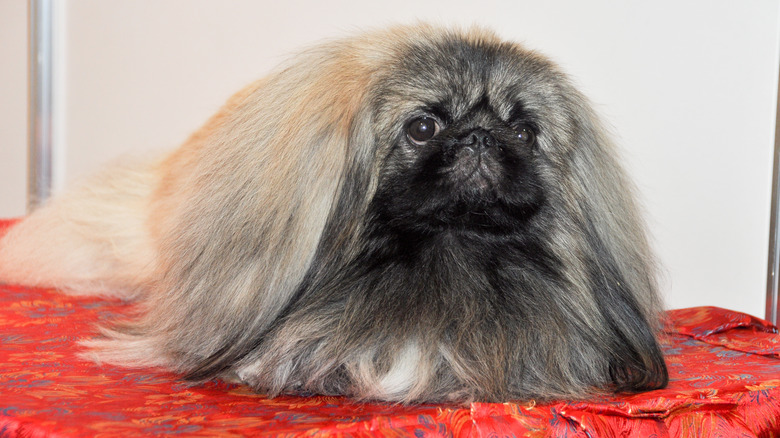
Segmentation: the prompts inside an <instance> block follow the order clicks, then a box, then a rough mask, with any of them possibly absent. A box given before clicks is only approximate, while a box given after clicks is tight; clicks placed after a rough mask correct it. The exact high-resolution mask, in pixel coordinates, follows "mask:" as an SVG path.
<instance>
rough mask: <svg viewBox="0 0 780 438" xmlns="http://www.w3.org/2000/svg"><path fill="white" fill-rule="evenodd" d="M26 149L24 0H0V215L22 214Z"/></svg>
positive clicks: (25, 35) (25, 7)
mask: <svg viewBox="0 0 780 438" xmlns="http://www.w3.org/2000/svg"><path fill="white" fill-rule="evenodd" d="M26 148H27V2H24V1H21V0H0V217H9V216H20V215H22V214H24V209H25V205H26V199H25V193H26V191H27V164H26V160H27V149H26Z"/></svg>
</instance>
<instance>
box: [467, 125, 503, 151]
mask: <svg viewBox="0 0 780 438" xmlns="http://www.w3.org/2000/svg"><path fill="white" fill-rule="evenodd" d="M495 143H496V140H495V139H494V138H493V136H492V135H491V134H490V131H487V130H486V129H482V128H477V129H475V130H473V131H471V132H469V133H468V134H466V135H465V136H463V139H462V140H461V141H460V144H461V146H462V147H463V148H466V149H467V150H471V151H473V152H480V151H482V150H484V149H488V148H491V147H493V146H494V145H495Z"/></svg>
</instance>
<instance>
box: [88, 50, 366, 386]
mask: <svg viewBox="0 0 780 438" xmlns="http://www.w3.org/2000/svg"><path fill="white" fill-rule="evenodd" d="M365 70H366V66H365V65H360V64H359V63H358V61H357V60H353V59H350V58H348V57H344V56H342V50H340V48H339V47H338V46H337V45H335V44H334V45H330V46H328V45H326V46H323V47H320V48H319V49H317V50H316V51H312V52H310V53H306V54H304V55H303V56H301V57H298V58H296V60H295V61H294V63H293V64H291V65H288V66H286V68H283V69H282V70H280V71H278V72H277V73H275V74H272V75H271V76H269V77H267V78H265V79H263V80H261V81H259V82H257V83H255V84H253V85H252V86H250V87H249V88H247V89H246V90H244V91H242V92H240V93H239V94H237V95H236V96H234V98H232V99H231V100H230V101H229V102H228V104H227V105H225V107H223V108H222V110H221V111H220V112H219V113H218V114H217V115H215V116H214V117H213V118H212V120H210V121H209V122H208V123H207V124H206V125H205V126H204V127H203V129H201V130H200V131H198V132H197V133H195V134H194V135H193V136H192V137H191V138H190V139H189V140H188V142H187V143H186V144H185V145H183V146H182V147H181V148H180V149H179V150H177V151H176V152H174V153H173V154H172V155H171V156H170V157H169V158H168V159H167V160H166V161H165V162H163V163H162V164H161V165H160V166H159V167H158V168H157V172H159V178H160V179H161V181H162V184H161V185H160V187H159V188H158V190H157V191H156V193H155V196H154V199H153V202H152V204H151V209H152V210H154V212H153V215H152V217H153V220H152V221H151V222H150V227H151V228H152V230H153V233H152V235H153V236H155V237H154V240H155V244H156V245H157V247H156V249H157V252H158V254H159V256H158V259H157V261H156V263H157V272H158V275H157V277H156V278H155V283H154V284H153V285H152V291H153V295H152V296H151V297H150V298H149V300H147V301H146V302H145V303H144V304H145V305H146V306H147V307H146V308H145V315H144V316H143V317H142V318H141V319H140V321H139V322H138V323H137V324H135V325H134V326H132V327H127V328H125V329H124V330H123V331H124V332H125V333H126V334H124V335H122V334H116V335H115V336H116V339H117V340H118V342H112V341H111V338H110V337H109V340H107V341H100V343H93V344H92V347H93V349H95V350H96V351H97V352H98V353H100V352H101V351H103V352H108V351H110V352H111V353H110V354H111V357H109V358H107V359H108V360H109V361H116V362H121V363H124V364H127V363H138V362H141V363H143V362H144V358H145V357H149V356H150V355H153V353H152V351H155V353H154V355H160V354H163V355H165V358H164V359H163V360H162V361H160V360H155V362H156V363H169V364H171V365H176V367H177V368H178V369H179V370H180V371H183V372H187V373H190V374H191V376H193V377H201V376H204V377H205V376H209V377H210V376H213V375H214V374H216V373H218V372H219V371H222V370H223V369H224V368H227V367H228V366H229V365H230V364H232V363H233V362H234V361H235V359H236V358H237V357H240V355H241V354H242V353H243V349H244V348H248V347H247V345H246V343H247V342H256V340H257V338H258V336H260V335H261V334H262V333H263V332H264V331H265V330H266V329H267V328H268V326H269V324H271V323H272V322H273V321H274V320H275V318H276V317H277V316H278V315H279V313H280V312H282V311H283V309H284V308H285V306H286V305H288V303H289V302H290V301H291V300H293V299H294V298H295V296H296V292H297V291H298V290H299V288H300V286H301V284H302V282H303V281H304V278H305V277H306V275H307V272H309V270H310V269H311V267H312V264H313V263H314V259H315V256H316V254H317V253H318V248H319V247H320V246H321V242H322V241H323V239H325V237H324V236H325V235H326V234H327V233H325V229H326V225H327V224H328V223H329V220H330V218H331V217H332V216H333V215H334V213H333V212H334V210H337V209H338V208H339V199H340V196H339V193H341V192H342V191H344V190H352V191H353V192H359V191H361V189H363V191H364V189H365V188H364V187H363V188H355V187H352V188H344V187H343V185H344V184H345V183H344V181H345V172H347V171H348V169H349V168H351V166H352V165H353V164H354V161H355V160H356V159H358V158H355V157H356V153H355V151H353V150H350V148H351V146H350V139H351V138H353V137H355V136H357V137H360V136H361V135H364V134H361V133H360V132H358V131H360V128H358V127H357V125H356V122H355V117H356V115H355V114H356V112H357V111H358V109H359V108H360V107H361V105H362V100H363V95H364V94H365V93H366V89H367V88H368V84H367V83H366V81H367V80H368V77H369V76H370V75H369V74H367V73H366V71H365ZM343 207H344V206H341V208H342V209H343ZM353 222H354V221H353ZM331 232H333V230H331ZM239 327H240V329H239ZM108 333H109V334H111V332H108ZM127 334H132V335H133V336H134V337H135V338H136V339H137V340H138V342H135V343H134V342H128V340H127V339H126V338H127ZM106 354H108V353H106ZM196 367H197V368H196Z"/></svg>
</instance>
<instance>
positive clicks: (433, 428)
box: [0, 221, 780, 438]
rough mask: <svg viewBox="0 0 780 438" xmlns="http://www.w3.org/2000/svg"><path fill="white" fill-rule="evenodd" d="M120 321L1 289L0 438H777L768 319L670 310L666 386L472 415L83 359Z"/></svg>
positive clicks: (779, 379) (487, 408) (54, 297)
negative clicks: (105, 324)
mask: <svg viewBox="0 0 780 438" xmlns="http://www.w3.org/2000/svg"><path fill="white" fill-rule="evenodd" d="M5 225H7V223H4V222H2V221H0V234H1V233H2V228H3V227H4V226H5ZM127 310H128V307H127V305H125V304H123V303H121V302H119V301H112V300H105V299H97V298H83V297H71V296H65V295H62V294H60V293H57V292H56V291H52V290H45V289H30V288H24V287H20V286H14V285H0V437H115V436H116V437H119V436H121V437H126V438H129V437H136V436H155V435H179V436H188V437H190V436H193V437H194V436H209V437H240V436H312V435H319V434H321V435H328V436H393V437H397V436H417V437H438V436H454V437H470V436H533V437H592V438H595V437H614V436H639V437H651V436H654V437H671V436H673V437H700V436H724V437H737V436H738V437H769V436H780V335H778V334H777V330H776V329H775V328H774V327H773V326H771V325H770V324H769V323H767V322H766V321H763V320H760V319H758V318H754V317H751V316H748V315H745V314H741V313H737V312H732V311H728V310H724V309H719V308H714V307H697V308H691V309H682V310H673V311H670V312H669V325H668V330H667V334H666V336H665V338H664V339H663V344H664V351H665V353H666V358H667V363H668V365H669V371H670V377H671V382H670V384H669V387H668V388H666V389H663V390H658V391H651V392H647V393H643V394H634V395H622V396H615V397H611V398H607V399H603V400H592V401H589V402H560V403H549V404H533V403H529V402H519V403H503V404H499V403H494V404H491V403H474V404H472V405H471V406H470V407H462V406H444V405H442V406H431V405H426V406H411V407H404V406H394V405H388V404H380V403H376V404H361V403H355V402H352V401H350V400H347V399H344V398H338V397H305V398H304V397H278V398H275V399H268V398H266V397H263V396H260V395H257V394H254V393H252V392H251V391H250V390H249V389H247V388H246V387H243V386H240V385H234V384H226V383H222V382H210V383H207V384H203V385H195V386H192V385H188V384H186V383H184V382H182V381H181V380H179V379H178V378H177V376H175V375H173V374H171V373H167V372H165V371H161V370H153V369H140V370H126V369H121V368H117V367H113V366H107V365H103V366H101V365H97V364H94V363H92V362H90V361H88V360H85V359H82V358H81V357H80V356H79V354H81V353H84V349H83V348H81V347H80V346H79V345H78V341H79V340H81V339H86V338H88V337H90V336H92V335H93V334H94V333H95V328H94V326H95V324H96V323H99V322H101V321H106V320H110V319H112V318H113V317H115V316H116V315H117V314H122V313H123V312H126V311H127Z"/></svg>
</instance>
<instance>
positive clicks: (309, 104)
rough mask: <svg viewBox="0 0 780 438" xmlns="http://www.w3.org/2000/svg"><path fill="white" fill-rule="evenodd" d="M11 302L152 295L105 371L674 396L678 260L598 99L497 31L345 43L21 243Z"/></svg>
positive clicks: (12, 260) (353, 392) (104, 179)
mask: <svg viewBox="0 0 780 438" xmlns="http://www.w3.org/2000/svg"><path fill="white" fill-rule="evenodd" d="M0 245H1V246H0V278H2V279H3V281H4V282H14V283H22V284H27V285H45V286H51V287H58V288H61V289H63V290H66V291H70V292H71V293H96V294H107V295H111V294H113V295H119V296H121V297H124V298H134V299H137V300H139V302H140V306H141V311H140V312H139V314H138V315H136V316H134V317H132V318H131V319H130V320H129V321H124V322H118V323H117V325H116V326H114V327H111V328H109V329H106V330H104V333H103V336H102V337H100V338H98V339H95V340H91V341H88V344H89V346H90V347H91V350H90V351H91V354H94V356H95V357H96V359H97V360H100V361H103V362H108V363H115V364H121V365H123V366H162V367H165V368H168V369H171V370H174V371H176V372H179V373H182V374H183V375H184V376H186V377H187V378H188V379H193V380H196V381H197V380H203V379H210V378H216V377H221V378H231V379H240V380H241V381H242V382H244V383H246V384H248V385H250V386H251V387H253V388H255V389H256V390H257V391H260V392H262V393H265V394H268V395H270V396H273V395H277V394H312V393H316V394H341V395H347V396H350V397H354V398H357V399H360V400H385V401H391V402H401V403H419V402H469V401H506V400H514V399H537V400H549V399H560V398H566V399H580V398H584V397H588V396H590V395H593V394H608V393H611V392H623V391H643V390H651V389H655V388H661V387H663V386H664V385H665V384H666V382H667V379H668V378H667V371H666V366H665V364H664V358H663V355H662V353H661V351H660V349H659V345H658V343H657V339H656V334H657V332H658V330H659V328H660V325H661V322H660V320H661V304H660V299H659V296H658V293H657V290H656V289H657V287H656V281H655V272H654V269H655V268H654V262H653V257H652V255H651V252H650V250H649V249H648V243H647V238H646V235H645V231H644V227H643V224H642V221H641V219H640V217H639V214H638V211H637V206H636V204H635V201H634V199H633V197H632V189H631V184H630V183H629V181H628V180H627V178H626V176H625V174H624V172H623V170H622V169H621V167H620V166H619V164H618V162H617V159H616V153H615V150H614V147H613V144H612V142H611V141H610V139H609V138H608V136H607V134H606V133H605V130H604V129H603V128H602V126H601V125H600V124H599V122H598V120H597V119H596V116H595V115H594V113H593V111H592V110H591V107H590V105H589V103H588V102H587V100H586V99H585V98H584V97H583V96H582V95H581V94H580V93H579V92H578V91H577V90H575V88H574V87H573V86H572V84H571V83H570V82H569V80H568V79H567V77H566V76H565V75H564V73H562V72H561V71H560V70H559V68H558V67H556V66H555V65H554V64H553V63H552V62H550V61H549V60H547V59H546V58H544V57H543V56H541V55H539V54H537V53H535V52H532V51H529V50H526V49H524V48H523V47H521V46H519V45H517V44H514V43H511V42H507V41H502V40H501V39H499V38H498V37H497V36H495V35H494V34H492V33H490V32H488V31H485V30H480V29H471V30H468V31H460V30H447V29H439V28H434V27H428V26H424V25H420V26H411V27H397V28H392V29H390V30H385V31H377V32H373V33H367V34H363V35H359V36H357V37H353V38H347V39H343V40H339V41H335V42H329V43H326V44H323V45H320V46H318V47H315V48H313V49H311V50H309V51H306V52H304V53H302V54H301V55H300V56H298V57H297V58H295V59H294V60H292V61H291V62H289V63H288V64H287V65H285V66H283V67H282V68H280V69H279V70H278V71H276V72H275V73H272V74H271V75H269V76H268V77H266V78H265V79H262V80H260V81H257V82H255V83H253V84H251V85H250V86H249V87H247V88H246V89H244V90H242V91H241V92H239V93H238V94H236V95H235V96H233V97H232V98H231V99H230V100H229V101H228V102H227V104H226V105H225V106H224V107H223V108H222V109H221V110H220V111H219V112H218V113H217V114H216V115H215V116H213V117H212V118H211V119H210V120H209V121H208V122H207V123H206V124H205V126H204V127H203V128H201V129H200V130H199V131H197V132H196V133H195V134H194V135H192V137H190V138H189V139H188V140H187V141H186V142H185V143H184V144H183V145H182V146H181V147H180V148H178V149H177V150H175V151H174V152H172V153H170V154H169V155H167V156H164V157H162V158H161V159H159V160H157V161H154V162H150V163H141V164H135V165H126V166H116V167H113V168H111V169H108V170H107V171H106V172H104V173H103V174H102V175H98V176H96V177H94V178H92V179H90V180H88V181H86V182H85V183H83V184H82V185H81V186H78V187H75V188H74V189H73V190H71V191H70V192H67V193H65V194H63V195H62V196H59V197H56V198H55V199H53V200H52V201H51V202H49V203H48V204H47V205H45V206H44V207H42V208H40V209H39V210H37V211H36V212H35V213H33V214H32V215H31V216H29V217H28V218H26V219H25V220H24V221H22V222H21V223H20V224H18V225H17V226H15V227H14V228H13V229H12V230H11V231H10V233H9V234H8V235H7V236H6V237H5V238H4V239H3V240H2V243H1V244H0Z"/></svg>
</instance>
